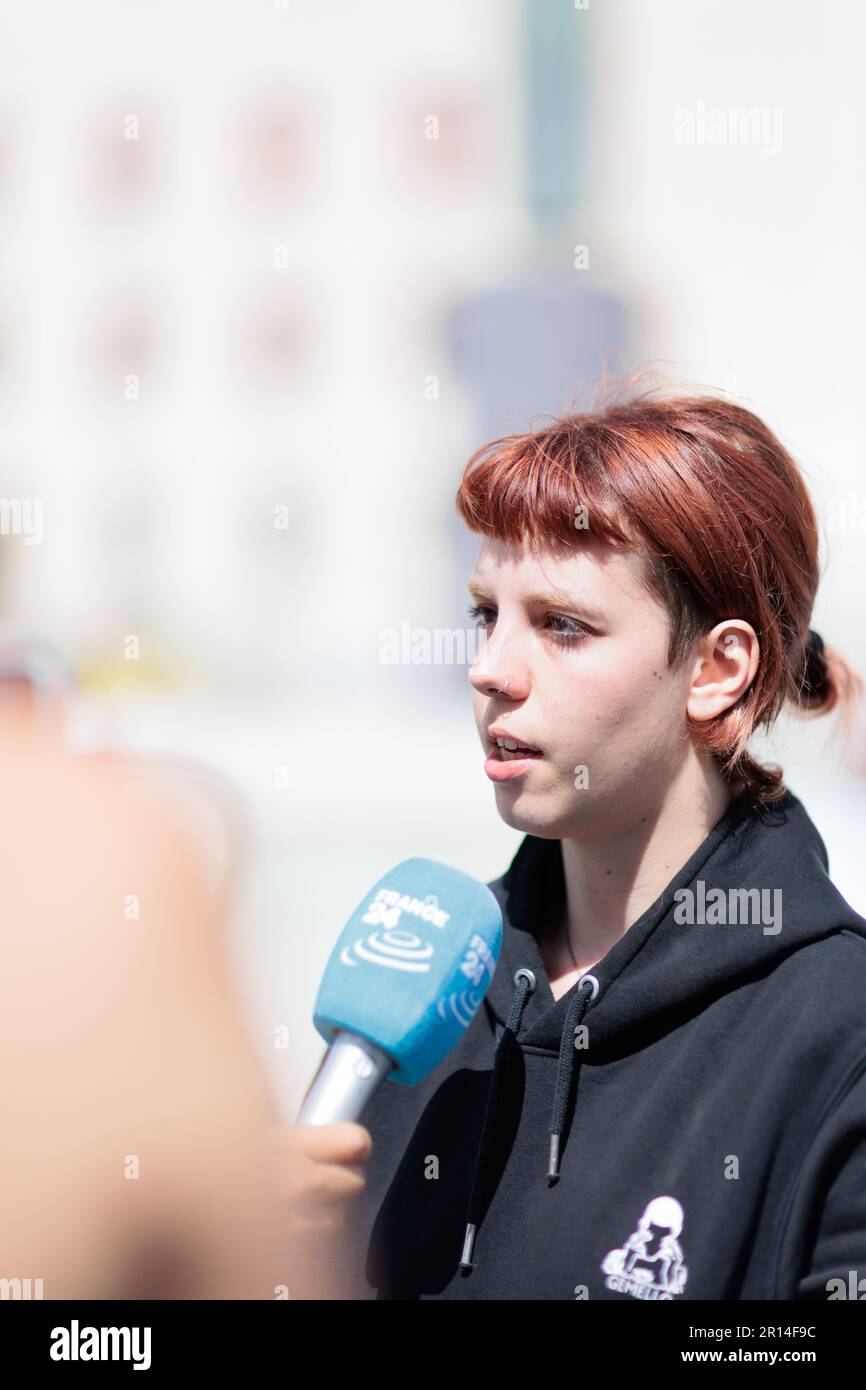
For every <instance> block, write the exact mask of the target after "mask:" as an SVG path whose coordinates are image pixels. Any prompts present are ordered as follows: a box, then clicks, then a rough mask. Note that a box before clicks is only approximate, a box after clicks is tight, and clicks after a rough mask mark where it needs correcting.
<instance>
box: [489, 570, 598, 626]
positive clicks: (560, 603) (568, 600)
mask: <svg viewBox="0 0 866 1390" xmlns="http://www.w3.org/2000/svg"><path fill="white" fill-rule="evenodd" d="M466 587H467V588H468V590H469V592H470V594H471V595H472V597H473V598H474V599H478V600H479V602H480V601H481V600H483V599H486V600H488V601H490V602H492V600H491V599H490V595H489V594H487V593H485V591H484V590H483V589H481V588H479V586H478V585H477V584H473V583H472V582H471V580H470V582H469V584H467V586H466ZM525 602H526V603H527V605H534V606H536V607H538V608H569V609H571V610H572V612H575V613H580V614H581V616H582V617H584V618H587V619H588V620H589V621H590V622H598V623H600V622H603V621H604V614H603V613H602V611H601V609H600V608H597V607H595V606H594V605H593V604H591V603H587V602H586V600H585V599H578V598H577V597H576V596H575V595H574V594H566V593H564V592H563V591H562V590H560V589H547V590H545V591H544V592H542V593H537V594H528V595H527V597H526V599H525Z"/></svg>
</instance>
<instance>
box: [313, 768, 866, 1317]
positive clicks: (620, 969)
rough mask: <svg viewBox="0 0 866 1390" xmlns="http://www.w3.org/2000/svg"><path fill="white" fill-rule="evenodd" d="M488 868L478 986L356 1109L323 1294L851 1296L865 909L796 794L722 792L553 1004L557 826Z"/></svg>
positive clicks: (865, 1058) (858, 1184)
mask: <svg viewBox="0 0 866 1390" xmlns="http://www.w3.org/2000/svg"><path fill="white" fill-rule="evenodd" d="M490 887H491V889H492V891H493V892H494V893H495V894H496V896H497V898H498V900H499V902H500V903H501V905H502V908H503V915H504V918H505V929H504V939H503V946H502V954H501V957H500V961H499V964H498V966H497V969H496V973H495V975H494V978H493V981H492V984H491V986H490V989H489V991H488V994H487V996H486V998H485V1000H484V1003H483V1004H482V1006H481V1008H480V1009H479V1010H478V1013H477V1014H476V1015H475V1017H474V1019H473V1020H472V1023H471V1024H470V1026H469V1028H468V1029H467V1031H466V1033H465V1035H464V1037H463V1038H462V1040H461V1041H460V1043H459V1044H458V1045H457V1047H456V1048H455V1049H454V1050H453V1052H452V1053H451V1054H450V1055H449V1056H448V1057H447V1058H446V1059H445V1060H444V1061H443V1062H442V1063H440V1065H439V1066H438V1067H437V1068H436V1069H435V1070H434V1071H433V1072H432V1073H431V1074H430V1075H429V1076H428V1077H427V1078H426V1079H425V1080H424V1081H423V1082H422V1083H420V1084H419V1085H417V1086H414V1087H406V1086H402V1085H397V1084H395V1083H394V1082H386V1083H385V1084H384V1085H383V1086H382V1087H380V1089H379V1091H378V1093H377V1094H376V1096H375V1097H374V1099H373V1101H372V1103H371V1104H370V1106H369V1108H368V1109H367V1111H366V1112H365V1114H364V1116H363V1123H364V1125H365V1126H366V1127H367V1128H368V1129H369V1130H370V1133H371V1134H372V1137H373V1145H374V1151H373V1155H372V1158H371V1160H370V1161H369V1163H368V1164H367V1166H366V1170H365V1171H366V1188H365V1190H364V1192H363V1194H362V1196H361V1197H360V1198H359V1199H357V1200H356V1201H355V1202H353V1204H352V1206H351V1209H350V1212H349V1218H348V1230H347V1233H346V1236H345V1239H344V1240H343V1242H342V1245H341V1248H340V1253H339V1261H338V1264H335V1265H334V1266H333V1267H332V1268H331V1279H332V1283H331V1291H332V1294H334V1295H336V1296H340V1297H349V1298H382V1299H420V1298H425V1299H426V1298H444V1299H500V1298H501V1299H575V1298H591V1299H620V1300H623V1299H625V1300H628V1299H631V1298H639V1299H641V1300H653V1299H676V1300H683V1299H788V1298H809V1297H813V1298H820V1299H826V1298H828V1297H831V1296H835V1297H852V1296H855V1297H856V1296H857V1289H858V1286H859V1280H860V1279H863V1281H864V1282H863V1285H862V1287H860V1288H859V1294H860V1296H863V1297H866V921H864V919H863V918H861V917H860V916H858V915H857V913H855V912H854V911H853V910H852V909H851V908H850V907H849V906H848V904H847V903H846V902H845V900H844V899H843V898H842V897H841V895H840V894H839V892H838V891H837V889H836V888H835V887H834V886H833V884H832V883H831V881H830V879H829V877H828V875H827V853H826V849H825V847H824V844H823V842H822V840H821V838H820V836H819V834H818V832H817V830H816V829H815V827H814V825H813V824H812V822H811V820H810V819H809V817H808V815H807V814H806V811H805V810H804V808H803V806H802V805H801V804H800V802H799V801H798V800H797V798H796V797H795V796H793V795H792V794H790V793H787V794H786V795H785V797H784V799H783V800H782V801H780V802H778V803H776V804H775V806H774V807H772V808H769V809H768V808H764V809H763V810H762V809H761V808H758V807H756V806H755V805H754V803H752V802H750V801H748V800H742V799H741V800H739V801H735V802H734V803H732V805H731V806H730V808H729V809H728V811H727V812H726V813H725V815H724V816H723V817H722V819H721V820H720V821H719V822H718V824H717V825H716V826H715V827H714V828H713V830H712V831H711V832H710V834H709V835H708V836H707V837H706V839H705V840H704V842H703V843H702V844H701V846H700V848H699V849H697V850H696V851H695V853H694V854H693V855H692V857H691V858H690V859H689V861H688V863H686V864H685V865H684V867H683V868H682V869H681V871H680V872H679V873H678V874H677V875H676V876H675V878H674V879H673V880H672V881H671V882H670V883H669V884H668V886H667V888H666V889H665V890H664V892H663V893H662V894H661V896H660V897H659V898H658V899H657V900H656V901H655V902H654V903H653V904H652V905H651V906H650V907H649V908H648V909H647V911H646V912H644V913H643V915H642V916H641V917H640V918H639V919H638V920H637V921H636V922H635V923H634V924H633V925H632V926H631V927H630V928H629V930H628V931H627V932H626V933H625V935H624V936H623V937H622V938H621V940H619V941H618V942H617V943H616V944H615V945H614V946H613V947H612V948H611V949H610V950H609V951H608V952H607V954H606V955H605V956H604V957H603V958H602V959H601V960H600V961H599V962H598V964H597V965H595V966H594V967H593V968H592V970H591V971H590V972H588V974H587V975H585V976H583V977H582V978H581V979H580V980H579V981H578V982H577V983H576V984H575V985H574V986H573V987H572V988H571V989H570V990H569V991H568V992H567V993H566V994H564V995H563V996H562V997H561V998H560V999H558V1000H554V998H553V995H552V993H551V990H550V985H549V982H548V978H547V974H546V972H545V968H544V964H543V961H542V958H541V954H540V951H539V945H538V942H539V939H540V938H541V933H542V932H543V931H544V930H545V928H546V927H549V926H550V924H551V923H555V922H557V921H559V920H560V913H561V911H562V906H563V902H564V879H563V869H562V852H561V844H560V841H558V840H542V839H538V838H536V837H534V836H526V838H525V839H524V840H523V842H522V843H521V845H520V847H519V849H518V851H517V853H516V855H515V857H514V859H513V861H512V863H511V866H510V868H509V869H508V872H507V873H506V874H505V875H503V877H502V878H500V879H497V880H495V881H494V882H493V883H491V884H490ZM682 890H687V891H686V892H683V891H682ZM713 890H716V891H715V892H714V891H713ZM718 890H721V891H718ZM737 890H758V891H751V892H746V893H744V892H742V891H739V892H738V891H737ZM690 911H691V915H692V916H693V917H694V918H695V919H696V920H694V921H692V922H690V921H689V920H688V919H689V915H690ZM521 972H529V973H521ZM533 983H534V988H533ZM557 1170H558V1171H557ZM461 1261H462V1262H463V1263H461ZM852 1271H853V1275H852ZM832 1280H837V1281H842V1283H841V1284H839V1283H830V1282H828V1281H832ZM843 1288H844V1292H843Z"/></svg>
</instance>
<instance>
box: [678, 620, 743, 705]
mask: <svg viewBox="0 0 866 1390" xmlns="http://www.w3.org/2000/svg"><path fill="white" fill-rule="evenodd" d="M760 655H761V648H760V645H759V643H758V635H757V633H756V632H755V629H754V628H753V627H752V626H751V624H750V623H746V622H743V621H742V620H741V619H740V618H729V619H727V620H726V621H725V622H723V623H717V624H716V626H715V627H714V628H713V629H712V631H711V632H708V633H706V635H705V636H704V637H703V638H702V640H701V641H700V642H699V643H698V647H697V651H696V654H695V657H694V661H693V666H692V682H691V685H690V686H689V691H688V702H687V705H686V709H687V712H688V715H689V717H690V718H691V719H694V720H695V721H697V722H699V723H703V722H704V721H705V720H707V719H714V718H715V717H716V715H717V714H723V713H724V711H725V710H726V709H730V708H731V706H732V705H735V704H736V703H737V701H738V700H739V698H740V696H741V695H744V694H745V692H746V691H747V690H748V688H749V686H750V685H751V684H752V681H753V680H754V679H755V673H756V672H757V669H758V661H759V659H760Z"/></svg>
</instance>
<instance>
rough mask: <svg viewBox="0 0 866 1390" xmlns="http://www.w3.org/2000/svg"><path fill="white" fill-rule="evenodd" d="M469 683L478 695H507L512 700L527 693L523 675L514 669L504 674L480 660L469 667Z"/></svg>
mask: <svg viewBox="0 0 866 1390" xmlns="http://www.w3.org/2000/svg"><path fill="white" fill-rule="evenodd" d="M469 684H470V685H471V686H472V688H473V690H477V691H478V694H479V695H487V696H493V695H508V696H509V697H510V698H511V699H512V700H525V699H526V697H527V695H528V694H529V688H528V682H527V678H526V676H525V675H521V674H520V673H519V672H517V671H514V670H512V671H511V673H510V674H509V675H506V674H505V672H504V671H500V670H497V669H496V668H494V667H493V666H492V665H491V664H490V663H489V662H487V663H485V662H483V661H481V660H479V661H477V662H476V663H475V664H474V665H472V666H470V667H469Z"/></svg>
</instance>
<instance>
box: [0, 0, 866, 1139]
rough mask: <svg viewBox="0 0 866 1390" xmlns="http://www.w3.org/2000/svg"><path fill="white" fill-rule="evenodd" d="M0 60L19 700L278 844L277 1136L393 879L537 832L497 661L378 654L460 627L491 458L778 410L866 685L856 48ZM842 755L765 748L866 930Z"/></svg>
mask: <svg viewBox="0 0 866 1390" xmlns="http://www.w3.org/2000/svg"><path fill="white" fill-rule="evenodd" d="M3 28H4V32H3V34H2V45H0V54H2V57H0V65H2V78H3V81H2V87H0V245H2V250H3V254H2V257H0V412H2V422H3V426H2V436H0V439H2V453H0V493H2V498H0V523H2V534H0V615H2V623H3V628H2V638H3V643H4V652H5V653H6V654H7V664H8V666H9V668H10V669H14V668H15V660H16V657H15V653H16V652H17V653H18V655H19V660H20V661H22V662H23V663H24V664H25V666H26V663H27V660H28V657H27V653H28V652H34V653H36V655H35V656H34V657H33V660H34V662H35V664H36V666H37V667H38V670H39V672H40V676H39V679H40V680H42V679H48V680H49V682H50V679H51V677H50V675H49V676H48V677H44V672H45V671H46V670H48V671H49V672H50V671H54V672H55V674H57V673H59V672H71V673H72V677H71V682H72V683H71V686H70V693H69V695H68V699H67V722H68V737H69V739H70V740H72V741H74V742H75V743H76V744H78V745H80V746H82V747H89V748H101V747H113V748H121V749H128V750H131V751H135V752H138V753H140V754H142V755H148V756H151V757H158V759H159V760H160V766H162V765H165V764H166V760H169V761H168V765H173V764H172V763H171V760H173V759H179V760H181V761H180V762H179V763H177V764H176V765H177V766H178V768H179V775H180V777H181V778H182V779H183V778H186V779H187V783H186V784H187V785H188V786H189V787H192V788H193V792H194V794H195V793H196V792H197V791H201V790H202V786H203V784H204V783H207V782H208V779H209V778H210V779H212V782H213V785H215V786H216V785H218V786H220V787H221V788H224V804H223V802H221V799H220V795H219V794H217V795H216V797H215V802H216V803H217V804H220V805H222V806H223V810H224V811H225V816H226V818H227V821H231V822H232V824H234V821H233V819H232V818H233V816H234V815H235V813H236V812H237V814H238V815H239V817H240V819H241V820H243V821H244V822H245V823H246V833H245V835H244V836H243V837H242V844H243V846H244V848H243V862H242V865H241V868H242V874H241V879H240V900H239V908H238V912H237V915H236V916H237V920H236V941H235V943H234V944H235V946H236V947H237V951H238V959H239V962H240V964H241V966H242V969H243V972H244V979H245V981H246V984H247V986H248V1003H249V1012H250V1020H251V1027H252V1029H253V1034H254V1037H255V1039H256V1042H257V1045H258V1046H259V1048H260V1050H261V1055H262V1057H263V1058H264V1059H265V1061H266V1064H267V1066H268V1067H269V1069H270V1071H271V1074H272V1076H273V1079H274V1085H275V1091H276V1093H277V1095H278V1096H279V1099H280V1104H281V1106H282V1107H283V1109H284V1111H285V1114H286V1117H287V1118H291V1117H292V1116H293V1114H294V1111H295V1109H296V1106H297V1103H298V1101H299V1099H300V1095H301V1092H302V1089H303V1086H304V1084H305V1081H306V1078H307V1076H308V1075H309V1073H310V1071H311V1069H312V1067H313V1066H314V1064H315V1062H316V1060H317V1058H318V1056H319V1052H320V1043H319V1039H318V1036H317V1034H316V1033H315V1032H314V1030H313V1028H312V1024H311V1022H310V1021H309V1019H310V1014H311V1008H312V1002H313V997H314V994H315V989H316V986H317V984H318V979H319V975H320V972H321V969H322V967H323V965H324V962H325V960H326V958H327V956H328V954H329V952H330V949H331V945H332V943H333V940H334V938H335V935H336V933H337V930H338V928H339V927H340V925H341V924H342V922H343V920H344V918H345V917H346V916H347V915H348V913H349V912H350V911H351V910H352V908H353V907H354V906H355V904H356V901H357V900H358V899H359V897H360V896H361V894H362V893H363V892H364V891H365V889H366V887H367V885H368V884H369V883H370V882H372V881H374V880H375V879H376V878H378V877H379V875H380V874H381V873H382V872H383V871H384V870H385V869H386V868H387V867H388V866H389V865H390V864H391V863H393V862H395V861H397V860H399V859H400V858H402V857H404V856H406V855H410V854H422V855H429V856H431V857H434V858H441V859H444V860H446V861H449V862H451V863H454V864H455V865H458V866H459V867H461V868H464V869H466V870H467V871H469V872H471V873H474V874H476V875H477V876H479V877H481V878H485V879H489V878H492V877H493V876H495V875H496V874H498V873H500V872H501V871H502V870H503V869H504V868H505V867H506V865H507V863H508V861H509V859H510V856H511V854H512V853H513V850H514V849H515V848H516V845H517V843H518V842H519V839H520V837H519V835H517V834H516V833H515V832H513V831H511V830H510V829H509V828H508V827H506V826H504V825H503V824H502V823H501V822H500V821H499V819H498V817H497V815H496V811H495V807H494V803H493V795H492V790H491V788H490V786H489V784H488V782H487V780H486V778H485V777H484V776H483V773H482V771H481V752H480V748H479V747H478V746H477V742H476V735H475V732H474V727H473V722H472V716H471V708H470V701H469V696H468V684H467V680H466V662H465V661H460V660H449V659H446V658H443V659H439V660H436V659H433V660H425V659H423V654H422V659H417V658H418V652H417V649H416V653H415V654H416V659H414V660H413V659H412V658H411V638H410V639H408V644H407V641H404V642H403V644H402V656H401V659H400V660H398V661H396V662H392V661H389V660H386V659H383V651H384V650H385V645H384V644H385V643H386V642H387V639H388V634H389V633H391V634H393V633H406V632H408V633H409V634H411V633H412V632H413V631H416V630H417V631H426V632H430V631H433V630H451V631H453V630H455V629H467V626H468V619H467V615H466V602H467V599H466V595H465V589H464V585H465V579H466V576H467V573H468V567H469V565H470V563H471V559H472V555H473V553H474V542H473V541H472V540H471V538H469V537H467V536H466V535H465V534H464V533H462V532H461V529H460V527H459V525H458V522H457V519H456V515H455V512H454V506H453V496H454V492H455V489H456V486H457V481H458V478H459V474H460V470H461V468H462V466H463V464H464V462H465V460H466V458H467V457H468V455H469V454H470V453H471V452H472V451H473V450H474V449H475V448H477V447H478V446H479V445H480V444H482V443H484V442H486V441H487V440H488V439H489V438H491V437H493V436H494V435H495V434H499V433H503V432H507V431H509V430H511V429H515V428H524V427H526V426H527V425H529V424H531V423H533V422H535V423H540V421H541V419H542V418H543V417H544V415H545V414H546V413H548V412H550V411H552V410H554V409H556V408H557V407H559V406H563V405H572V404H580V403H581V401H582V400H583V399H584V398H585V397H586V396H587V395H591V393H592V389H593V388H594V386H595V383H596V382H597V381H598V379H599V377H600V376H601V374H602V372H603V371H605V370H607V372H608V374H609V375H610V374H615V373H617V372H620V371H623V372H628V371H631V370H634V369H635V368H637V367H642V366H645V365H648V366H649V367H650V368H651V369H652V370H653V371H654V372H655V373H656V374H657V376H660V377H663V378H665V379H667V380H670V381H673V382H676V383H680V384H682V385H684V386H690V385H698V384H701V385H708V386H712V387H714V388H716V389H718V390H720V391H723V392H725V393H727V394H729V395H731V396H732V397H734V398H735V399H737V400H739V401H741V402H742V403H743V404H744V405H747V406H749V407H750V408H752V409H755V410H757V411H758V412H759V413H760V414H762V415H763V416H764V418H766V419H767V421H768V423H769V424H770V425H771V426H772V427H773V428H774V429H776V430H777V432H778V433H779V434H780V436H781V437H782V439H783V441H784V442H785V443H786V444H787V445H788V446H789V447H790V448H791V450H792V451H793V452H794V454H795V456H796V457H797V458H798V459H799V460H800V461H801V463H802V465H803V467H804V469H805V471H806V474H807V478H808V480H809V482H810V485H811V487H812V490H813V495H814V496H815V499H816V502H817V504H818V507H819V510H820V513H821V518H822V525H823V529H824V533H825V555H826V561H827V572H826V578H825V581H824V584H823V587H822V590H821V593H820V596H819V602H818V608H817V612H816V616H815V624H814V625H815V626H816V627H817V628H818V629H819V631H821V632H822V634H823V635H824V637H825V640H826V641H827V642H828V643H830V644H833V645H836V646H838V647H839V648H840V649H841V650H842V651H843V652H844V653H845V654H846V655H848V656H849V657H850V658H851V659H852V660H853V661H854V662H855V664H857V665H858V666H859V668H860V669H861V670H863V671H864V672H866V625H864V622H863V615H864V598H863V578H864V568H866V559H864V556H866V480H864V475H863V458H864V449H866V421H864V416H863V412H862V409H861V403H860V392H859V386H860V378H859V370H860V366H861V364H862V360H863V359H862V348H861V337H862V331H861V326H860V325H861V320H862V318H863V310H864V307H866V265H864V261H863V257H862V254H861V248H862V245H863V242H864V239H866V182H864V180H863V178H862V158H861V137H862V132H863V129H864V117H866V112H864V105H866V94H864V87H863V84H862V81H861V73H860V67H861V55H862V52H863V48H864V41H866V13H864V12H863V11H861V10H860V9H858V7H856V6H853V5H848V6H839V7H836V8H835V9H834V10H833V13H832V16H831V15H830V14H825V13H823V12H821V11H820V10H816V9H815V7H814V6H813V5H810V4H808V5H807V4H806V3H805V0H765V2H764V3H763V4H762V5H760V6H755V5H751V4H749V3H747V0H725V3H722V0H703V3H702V4H701V5H695V4H693V3H689V0H604V3H602V0H586V3H575V0H495V2H494V0H473V3H471V4H466V3H465V2H464V0H440V3H438V4H436V5H433V6H419V5H405V4H403V5H401V4H398V3H396V0H371V3H370V4H367V5H364V6H357V5H353V4H350V3H349V0H333V3H330V4H328V5H318V6H317V5H314V4H310V3H303V0H286V3H280V0H257V3H253V4H251V3H249V0H220V3H219V4H216V5H214V4H204V3H201V0H186V3H184V4H182V5H178V4H171V3H168V0H149V3H147V4H142V3H132V2H131V0H82V3H80V4H78V5H75V6H69V5H64V4H63V3H61V0H47V3H44V4H42V5H39V6H38V7H34V8H30V9H28V8H27V7H24V8H20V9H18V10H17V11H15V12H14V13H13V12H12V11H9V13H8V15H7V18H6V20H5V23H4V26H3ZM30 643H32V644H35V645H34V646H33V647H30V646H29V645H28V644H30ZM46 651H48V652H53V653H54V658H53V660H48V659H45V656H44V654H45V652H46ZM407 653H409V654H408V655H407ZM59 678H60V677H59V675H58V679H59ZM836 722H837V721H835V720H833V719H830V720H825V721H823V722H822V723H820V724H813V725H809V726H804V725H803V724H802V723H796V724H791V723H783V724H782V725H780V727H779V729H778V730H777V732H776V734H775V735H774V737H773V740H772V747H771V750H769V752H768V754H767V755H768V756H770V755H771V754H774V755H776V756H778V757H779V758H780V759H781V760H782V762H783V764H784V765H785V767H786V770H787V771H788V772H789V774H790V781H791V783H792V785H793V788H794V790H795V791H798V792H800V791H802V794H803V796H804V799H806V801H807V804H808V805H809V807H810V809H811V810H812V812H813V814H814V817H815V819H816V821H817V823H818V824H819V827H820V828H822V829H823V830H824V831H825V834H826V836H827V838H828V842H829V843H830V846H831V860H832V867H833V868H834V870H835V875H836V878H837V881H838V882H839V884H840V887H842V889H843V891H846V892H847V893H848V894H849V896H851V897H852V899H853V900H854V903H855V906H858V907H859V908H860V910H861V911H864V910H866V906H864V904H866V892H864V890H866V883H864V880H863V876H862V871H861V869H860V865H859V860H860V858H861V851H860V847H859V843H858V839H859V835H858V832H859V826H860V825H861V824H862V819H860V818H861V817H862V813H863V805H864V799H866V792H864V790H863V775H864V771H866V759H864V746H866V745H864V741H863V738H862V733H861V732H859V731H858V730H857V729H856V728H855V731H854V734H853V736H852V737H851V738H850V739H849V740H848V742H847V743H845V742H843V741H842V740H841V738H840V737H839V733H838V730H837V729H836V728H835V725H836ZM190 760H192V762H193V763H199V764H201V765H202V766H203V767H204V768H205V769H209V770H210V771H209V772H205V773H204V774H202V776H201V777H198V776H192V775H191V774H190V773H189V771H188V769H189V766H190ZM205 799H206V798H205ZM202 804H203V803H202ZM229 804H231V806H232V809H231V811H229V810H228V806H229ZM205 819H207V818H206V817H203V820H205ZM217 820H219V816H217ZM210 830H211V831H212V832H213V834H212V840H213V843H214V857H215V864H216V865H217V871H218V872H222V871H223V870H224V869H225V864H226V855H227V853H228V851H227V848H226V846H227V844H228V843H229V842H230V841H231V836H229V837H228V839H227V838H226V836H225V835H224V834H222V835H221V833H220V832H219V830H218V829H216V828H215V826H214V825H211V826H210ZM282 1029H285V1030H287V1031H286V1032H281V1030H282ZM287 1036H288V1039H289V1046H288V1047H286V1046H285V1045H284V1044H285V1041H286V1037H287Z"/></svg>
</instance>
